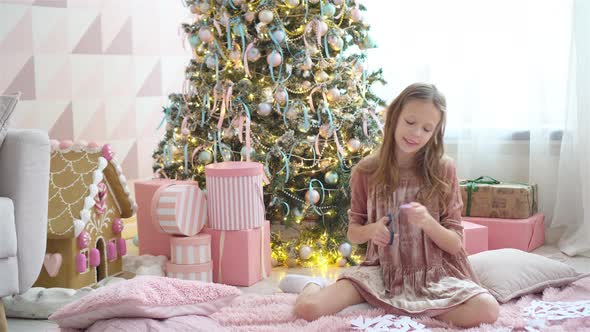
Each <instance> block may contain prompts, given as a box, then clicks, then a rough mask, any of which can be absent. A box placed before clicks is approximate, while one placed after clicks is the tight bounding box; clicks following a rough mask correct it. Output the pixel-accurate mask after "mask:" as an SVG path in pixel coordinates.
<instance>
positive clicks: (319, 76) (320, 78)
mask: <svg viewBox="0 0 590 332" xmlns="http://www.w3.org/2000/svg"><path fill="white" fill-rule="evenodd" d="M314 78H315V81H316V82H318V83H324V82H326V81H327V80H328V79H330V76H328V73H326V72H325V71H323V70H318V71H316V72H315V74H314Z"/></svg>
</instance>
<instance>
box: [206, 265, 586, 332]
mask: <svg viewBox="0 0 590 332" xmlns="http://www.w3.org/2000/svg"><path fill="white" fill-rule="evenodd" d="M295 299H296V295H293V294H276V295H270V296H269V295H255V294H248V295H244V296H241V297H240V298H238V299H236V301H235V302H234V303H233V304H232V305H231V306H229V307H226V308H223V309H222V310H221V311H219V312H217V313H215V314H214V315H212V316H211V318H213V319H215V320H216V321H217V322H218V323H219V324H221V325H223V326H226V327H228V328H230V329H231V330H233V331H302V330H304V331H322V332H324V331H350V330H371V331H389V330H391V331H421V330H424V329H427V330H430V331H441V332H443V331H444V332H446V331H529V332H532V331H551V332H552V331H555V332H557V331H560V332H561V331H590V317H588V316H590V301H588V300H590V277H589V278H584V279H580V280H578V281H577V282H575V283H573V284H571V285H569V286H567V287H564V288H562V289H556V288H547V289H545V291H544V292H543V293H542V294H535V295H529V296H525V297H522V298H520V299H517V300H513V301H511V302H509V303H506V304H504V305H502V306H501V309H500V317H499V319H498V320H497V321H496V323H495V324H493V325H482V326H481V327H479V328H472V329H466V330H462V329H457V328H454V327H453V326H451V325H449V324H446V323H443V322H441V321H438V320H435V319H431V318H427V317H417V318H413V319H411V320H410V319H409V318H407V317H395V316H391V315H389V316H385V317H381V319H380V320H381V321H384V320H389V321H391V322H392V324H390V325H387V324H386V325H383V324H382V325H381V326H382V328H381V329H380V328H379V326H378V325H379V324H371V318H373V317H379V316H383V315H385V313H384V312H383V310H381V309H372V308H370V307H369V306H368V305H366V304H361V305H357V306H353V307H350V308H348V309H346V310H343V311H342V312H340V313H338V314H336V315H333V316H326V317H322V318H320V319H318V320H316V321H313V322H306V321H304V320H302V319H297V318H296V317H295V316H294V315H293V313H292V309H293V304H294V303H295ZM535 301H537V302H535ZM538 301H546V302H550V304H555V303H557V302H560V301H562V302H575V301H581V302H578V308H574V309H572V308H569V309H570V310H569V311H568V312H569V313H570V314H573V316H578V318H565V319H560V317H559V315H560V314H561V315H562V314H563V313H564V311H563V310H561V311H560V312H556V311H555V310H553V311H552V312H553V313H554V315H553V317H547V315H543V314H542V313H541V311H542V310H537V311H536V312H538V314H537V315H534V314H530V313H529V314H527V311H531V309H533V308H535V307H540V308H541V309H542V305H543V304H544V302H538ZM584 304H585V305H584ZM561 306H562V307H563V305H561ZM555 314H557V316H558V317H556V315H555ZM580 316H586V317H580ZM352 321H355V323H356V326H358V327H356V328H355V326H353V324H352V323H351V322H352ZM375 321H377V320H375Z"/></svg>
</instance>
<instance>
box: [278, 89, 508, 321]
mask: <svg viewBox="0 0 590 332" xmlns="http://www.w3.org/2000/svg"><path fill="white" fill-rule="evenodd" d="M445 113H446V101H445V98H444V96H443V95H442V94H441V93H440V92H439V91H438V90H437V89H436V87H435V86H434V85H431V84H422V83H416V84H412V85H410V86H408V87H407V88H406V89H405V90H404V91H402V93H401V94H400V95H399V96H398V97H397V98H396V99H395V100H394V101H393V103H391V105H390V106H389V108H388V109H387V114H386V120H385V129H384V138H383V144H382V146H381V148H380V151H379V153H378V154H376V155H374V156H370V157H367V158H364V159H363V160H361V161H360V162H359V164H358V165H357V166H356V167H355V168H354V169H353V171H352V174H351V178H350V188H351V206H350V210H349V211H348V215H349V225H348V239H349V240H350V242H352V243H356V244H359V243H365V242H367V241H368V245H367V255H366V259H365V261H364V262H363V263H362V264H361V266H358V267H353V268H351V269H349V270H347V271H346V272H344V273H342V274H341V275H340V277H339V278H338V280H337V281H336V282H335V283H334V284H332V285H330V286H328V287H326V280H325V279H323V278H312V277H307V276H302V275H287V276H286V277H285V278H284V279H283V280H281V283H280V285H279V287H280V288H281V289H282V290H283V291H285V292H294V293H301V294H300V295H299V297H298V298H297V301H296V304H295V314H296V315H297V316H298V317H301V318H304V319H306V320H314V319H316V318H318V317H320V316H323V315H329V314H333V313H336V312H338V311H340V310H342V309H344V308H346V307H348V306H350V305H353V304H358V303H361V302H365V301H366V302H368V303H370V304H371V305H373V306H376V307H379V308H383V309H384V310H385V311H386V312H388V313H392V314H397V315H410V316H419V315H426V316H430V317H436V318H438V319H441V320H443V321H446V322H449V323H452V324H454V325H456V326H460V327H474V326H478V325H479V324H481V323H493V322H495V321H496V319H497V318H498V311H499V305H498V302H497V301H496V300H495V299H494V297H493V296H492V295H490V293H489V292H488V291H487V290H486V289H484V288H482V287H481V286H480V285H479V284H478V279H477V277H476V276H475V275H474V273H473V271H472V269H471V267H470V265H469V262H468V260H467V256H466V254H465V250H464V249H463V243H462V238H463V227H462V226H461V208H462V206H463V203H462V201H461V194H460V192H459V185H458V181H457V175H456V171H455V165H454V163H453V161H452V160H450V159H449V158H447V157H445V156H443V154H444V149H443V136H444V128H445V117H446V116H445Z"/></svg>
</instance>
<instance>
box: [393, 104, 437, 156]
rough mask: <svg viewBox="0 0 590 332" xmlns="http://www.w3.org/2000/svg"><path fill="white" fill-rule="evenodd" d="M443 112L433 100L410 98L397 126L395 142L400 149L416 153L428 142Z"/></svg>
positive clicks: (406, 152)
mask: <svg viewBox="0 0 590 332" xmlns="http://www.w3.org/2000/svg"><path fill="white" fill-rule="evenodd" d="M440 119H441V114H440V111H439V110H438V108H436V106H434V104H433V103H432V102H431V101H423V100H416V99H413V100H410V101H408V102H407V103H406V104H405V105H404V106H403V108H402V112H401V114H400V116H399V119H398V121H397V126H396V128H395V144H396V148H397V149H398V151H400V152H402V153H404V154H410V155H414V154H415V153H416V152H418V150H420V149H421V148H422V147H423V146H425V145H426V143H428V141H429V140H430V138H431V137H432V135H434V130H435V129H436V127H437V125H438V123H439V122H440Z"/></svg>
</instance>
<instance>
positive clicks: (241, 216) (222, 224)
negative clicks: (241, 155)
mask: <svg viewBox="0 0 590 332" xmlns="http://www.w3.org/2000/svg"><path fill="white" fill-rule="evenodd" d="M205 176H206V181H207V205H208V213H209V223H208V225H209V227H210V228H213V229H218V230H226V231H230V230H245V229H254V228H258V227H260V226H262V222H263V221H264V219H265V211H264V197H263V193H262V181H263V178H264V175H263V171H262V164H260V163H255V162H222V163H215V164H209V165H207V166H205Z"/></svg>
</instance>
